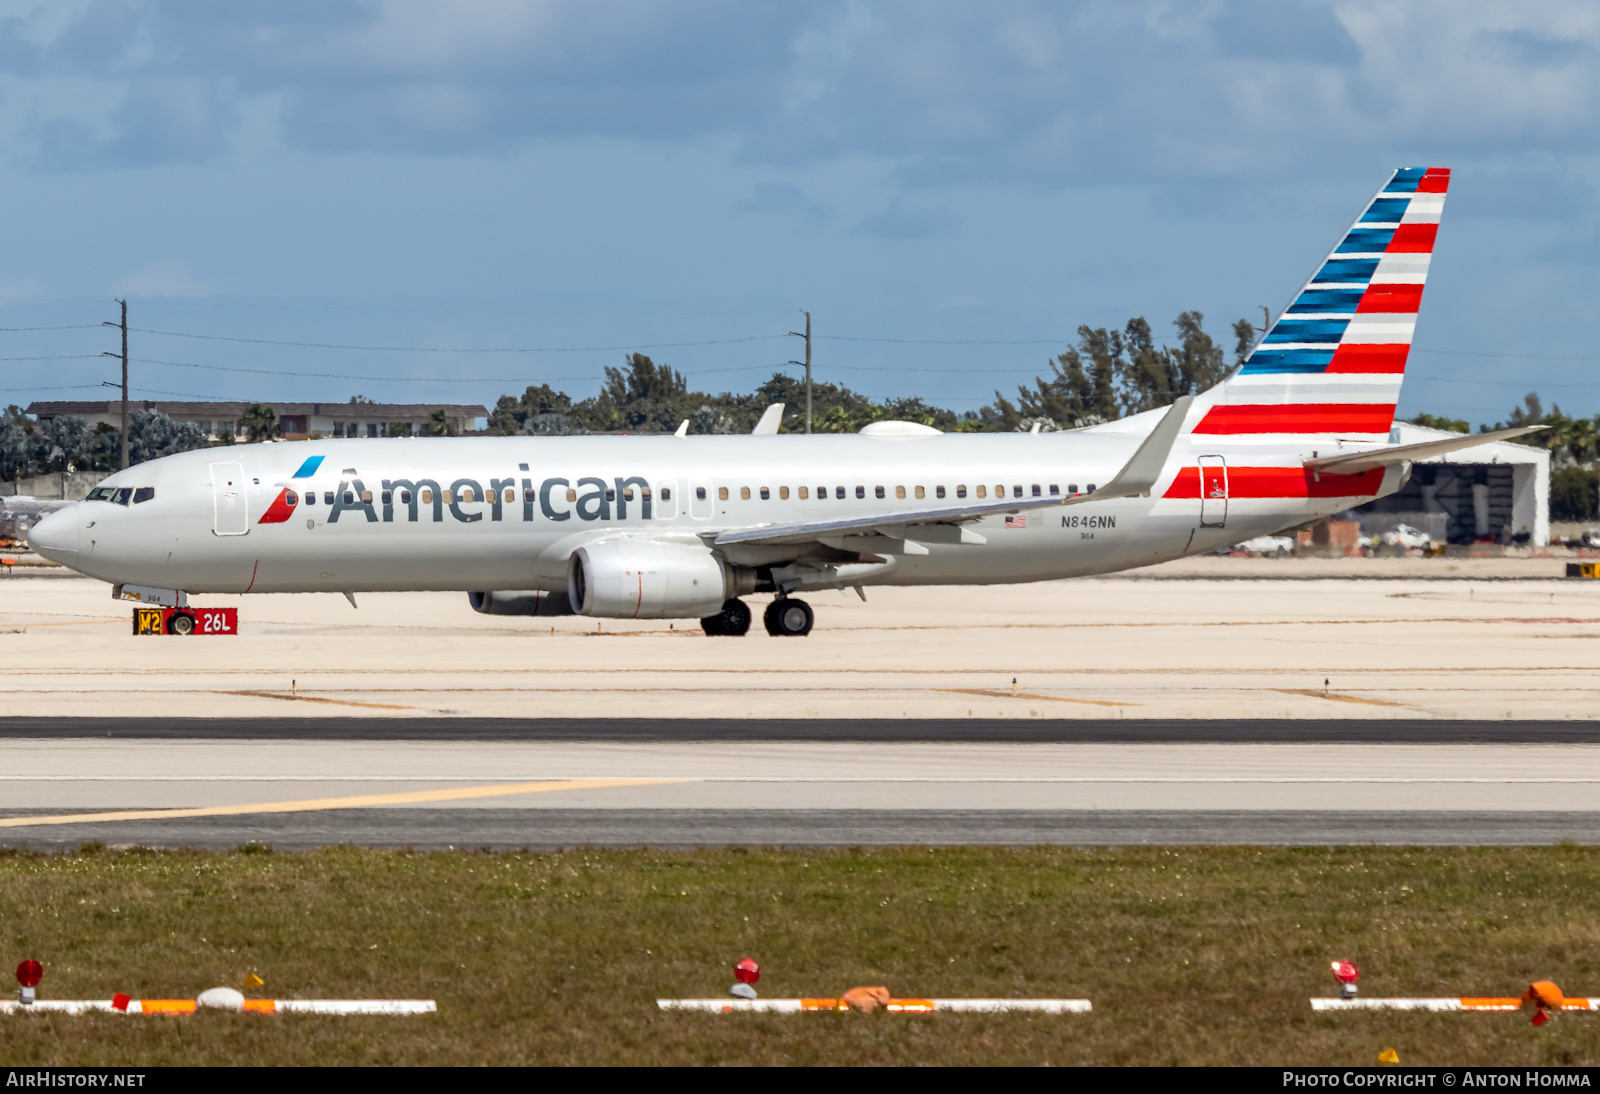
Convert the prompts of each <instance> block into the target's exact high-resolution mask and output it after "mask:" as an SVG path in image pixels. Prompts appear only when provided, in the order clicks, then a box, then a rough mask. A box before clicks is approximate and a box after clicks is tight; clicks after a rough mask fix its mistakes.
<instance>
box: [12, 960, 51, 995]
mask: <svg viewBox="0 0 1600 1094" xmlns="http://www.w3.org/2000/svg"><path fill="white" fill-rule="evenodd" d="M43 979H44V966H43V965H41V964H39V962H37V961H35V960H33V958H31V957H30V958H29V959H28V960H26V961H24V962H22V963H21V964H20V965H18V966H17V983H18V984H20V985H22V989H21V990H20V991H18V992H17V999H18V1000H19V1001H20V1002H21V1003H22V1005H23V1006H29V1005H31V1004H32V1003H33V989H34V988H36V987H38V985H39V981H41V980H43Z"/></svg>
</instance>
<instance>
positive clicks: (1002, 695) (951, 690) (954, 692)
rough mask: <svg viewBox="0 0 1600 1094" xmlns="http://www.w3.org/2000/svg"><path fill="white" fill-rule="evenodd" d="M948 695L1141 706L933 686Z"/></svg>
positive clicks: (1098, 705) (1105, 705) (1096, 705)
mask: <svg viewBox="0 0 1600 1094" xmlns="http://www.w3.org/2000/svg"><path fill="white" fill-rule="evenodd" d="M933 690H934V691H942V692H945V693H947V694H949V695H983V696H986V697H988V698H991V699H1037V700H1039V701H1040V702H1042V703H1083V704H1084V705H1085V706H1091V707H1142V706H1144V704H1143V703H1113V702H1110V701H1109V700H1106V699H1067V698H1065V697H1063V696H1060V695H1030V694H1028V693H1027V692H1025V691H1024V692H1022V693H1021V694H1019V695H1013V694H1011V693H1010V692H1009V691H986V690H984V689H983V688H934V689H933Z"/></svg>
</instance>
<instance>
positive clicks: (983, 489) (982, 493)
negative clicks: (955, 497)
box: [978, 486, 989, 498]
mask: <svg viewBox="0 0 1600 1094" xmlns="http://www.w3.org/2000/svg"><path fill="white" fill-rule="evenodd" d="M988 496H989V488H988V487H987V486H980V487H978V497H980V498H986V497H988Z"/></svg>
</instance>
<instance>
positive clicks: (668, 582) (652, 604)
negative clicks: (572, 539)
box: [567, 539, 755, 619]
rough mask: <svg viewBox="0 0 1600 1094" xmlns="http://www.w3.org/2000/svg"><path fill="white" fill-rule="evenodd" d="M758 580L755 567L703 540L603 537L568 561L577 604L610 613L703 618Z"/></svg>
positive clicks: (582, 609) (585, 610) (570, 592)
mask: <svg viewBox="0 0 1600 1094" xmlns="http://www.w3.org/2000/svg"><path fill="white" fill-rule="evenodd" d="M754 585H755V574H754V573H753V572H751V573H746V572H745V571H742V570H739V569H736V568H735V567H732V566H729V565H728V564H727V563H725V562H723V561H722V560H721V559H720V558H718V557H717V556H716V555H714V554H713V553H712V552H711V550H710V548H708V547H704V546H701V545H700V544H698V543H661V542H658V541H655V540H649V539H612V540H604V541H602V542H600V543H590V544H586V545H585V546H583V547H579V548H578V549H577V550H576V551H575V552H573V555H572V560H571V561H570V562H569V563H568V564H567V598H568V599H569V600H571V601H572V606H573V608H574V610H576V611H577V612H578V614H580V615H592V616H601V617H604V618H607V619H703V618H705V617H706V616H708V615H715V614H717V613H718V612H720V611H721V610H722V605H723V603H724V602H725V601H727V600H729V599H730V598H732V597H735V596H738V595H739V594H740V593H742V592H749V591H750V590H751V589H752V588H754Z"/></svg>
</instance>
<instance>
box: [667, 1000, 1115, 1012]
mask: <svg viewBox="0 0 1600 1094" xmlns="http://www.w3.org/2000/svg"><path fill="white" fill-rule="evenodd" d="M656 1006H658V1007H660V1008H661V1009H662V1010H696V1011H712V1012H714V1013H718V1014H731V1013H733V1012H735V1011H762V1012H765V1013H768V1014H799V1013H801V1012H802V1011H841V1010H849V1009H850V1007H849V1006H848V1005H846V1004H845V1003H844V1002H843V1001H842V1000H839V999H657V1000H656ZM883 1009H884V1010H887V1011H889V1012H891V1013H896V1014H931V1013H933V1012H934V1011H966V1012H969V1013H979V1014H998V1013H999V1012H1001V1011H1013V1010H1025V1011H1032V1012H1033V1013H1035V1014H1084V1013H1087V1012H1088V1011H1089V1010H1090V1009H1092V1008H1091V1004H1090V1002H1089V1000H1087V999H891V1000H889V1002H888V1003H886V1004H884V1007H883Z"/></svg>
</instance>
